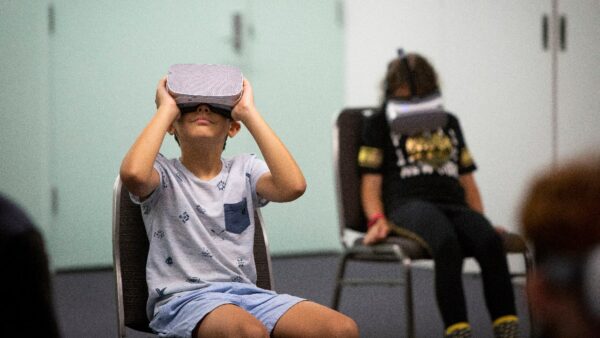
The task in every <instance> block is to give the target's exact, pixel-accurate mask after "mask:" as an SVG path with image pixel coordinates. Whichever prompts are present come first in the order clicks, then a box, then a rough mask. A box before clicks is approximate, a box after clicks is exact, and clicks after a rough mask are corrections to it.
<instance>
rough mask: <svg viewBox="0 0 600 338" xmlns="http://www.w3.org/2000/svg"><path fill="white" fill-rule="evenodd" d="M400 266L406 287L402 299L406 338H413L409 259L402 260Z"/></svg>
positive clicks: (412, 305)
mask: <svg viewBox="0 0 600 338" xmlns="http://www.w3.org/2000/svg"><path fill="white" fill-rule="evenodd" d="M402 265H403V267H404V277H405V278H404V279H405V282H406V285H405V286H404V297H405V298H406V301H405V304H406V336H407V337H408V338H414V337H415V318H414V304H413V295H412V294H413V292H412V270H411V267H412V266H411V261H410V259H403V260H402Z"/></svg>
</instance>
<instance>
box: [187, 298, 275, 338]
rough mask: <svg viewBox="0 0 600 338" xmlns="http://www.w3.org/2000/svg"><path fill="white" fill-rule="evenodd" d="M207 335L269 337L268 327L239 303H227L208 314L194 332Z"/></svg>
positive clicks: (198, 336) (198, 334) (199, 335)
mask: <svg viewBox="0 0 600 338" xmlns="http://www.w3.org/2000/svg"><path fill="white" fill-rule="evenodd" d="M192 336H193V337H194V338H200V337H202V338H205V337H257V338H258V337H263V338H267V337H269V332H268V331H267V328H266V327H265V326H264V325H263V324H262V323H261V322H260V321H259V320H258V319H256V318H255V317H254V316H252V315H251V314H250V313H248V312H247V311H245V310H244V309H242V308H240V307H239V306H237V305H233V304H225V305H221V306H219V307H217V308H216V309H214V310H213V311H212V312H210V313H209V314H208V315H206V316H205V317H204V318H203V319H202V320H201V321H200V323H198V326H196V329H194V333H193V334H192Z"/></svg>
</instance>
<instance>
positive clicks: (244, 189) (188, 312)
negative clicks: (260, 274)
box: [120, 78, 358, 337]
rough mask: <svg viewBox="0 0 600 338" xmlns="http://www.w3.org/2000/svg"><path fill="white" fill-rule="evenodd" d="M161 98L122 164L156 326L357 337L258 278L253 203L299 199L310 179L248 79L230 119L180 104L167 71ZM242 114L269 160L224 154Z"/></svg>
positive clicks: (342, 323) (344, 322)
mask: <svg viewBox="0 0 600 338" xmlns="http://www.w3.org/2000/svg"><path fill="white" fill-rule="evenodd" d="M156 105H157V108H158V109H157V111H156V113H155V115H154V117H153V118H152V120H151V121H150V123H149V124H148V125H147V126H146V128H145V129H144V130H143V131H142V133H141V135H140V136H139V137H138V139H137V140H136V141H135V143H134V144H133V146H132V147H131V149H130V150H129V152H128V153H127V155H126V156H125V159H124V160H123V163H122V165H121V170H120V176H121V180H122V181H123V184H125V186H126V187H127V189H128V190H129V191H130V193H131V194H132V198H133V199H134V200H135V201H137V202H138V203H140V204H141V207H142V214H143V218H144V223H145V226H146V232H147V234H148V238H149V240H150V251H149V254H148V261H147V267H146V278H147V282H148V289H149V293H150V295H149V300H148V315H149V317H150V318H152V320H151V323H150V327H151V328H152V329H154V330H155V331H157V332H158V333H159V335H160V336H165V337H217V336H218V337H268V336H269V335H272V336H274V337H295V336H297V337H358V328H357V326H356V324H355V323H354V321H353V320H352V319H350V318H348V317H347V316H344V315H342V314H340V313H338V312H335V311H333V310H331V309H329V308H326V307H324V306H321V305H319V304H316V303H314V302H310V301H306V300H304V299H301V298H297V297H294V296H290V295H283V294H282V295H278V294H276V293H274V292H272V291H269V290H262V289H259V288H257V287H256V286H255V285H254V280H255V279H256V269H255V267H254V259H253V256H252V243H253V241H252V238H253V231H254V224H253V215H254V213H253V212H251V210H254V208H255V207H261V206H263V205H264V204H266V202H267V201H274V202H288V201H292V200H295V199H296V198H298V197H300V196H301V195H302V194H303V193H304V190H305V189H306V182H305V180H304V176H303V174H302V172H301V170H300V168H299V167H298V165H297V164H296V162H295V161H294V159H293V157H292V155H291V154H290V153H289V152H288V151H287V149H286V148H285V146H284V145H283V143H282V142H281V141H280V140H279V138H278V137H277V136H276V135H275V133H274V132H273V131H272V130H271V129H270V127H269V126H268V125H267V123H266V122H265V121H264V120H263V119H262V117H261V115H260V114H259V112H258V111H257V109H256V107H255V105H254V98H253V93H252V87H251V86H250V83H249V82H248V81H247V80H243V94H242V97H241V99H240V101H239V102H238V103H237V104H236V105H235V106H234V107H233V109H232V111H231V118H227V117H225V116H223V115H219V114H217V113H215V111H218V110H216V109H212V108H211V106H210V105H207V104H200V105H198V106H197V107H196V108H195V109H193V111H190V112H187V110H186V111H185V112H181V111H180V109H179V108H178V106H177V104H176V103H175V100H174V98H173V97H172V96H171V95H170V94H169V92H168V91H167V88H166V78H163V79H161V80H160V81H159V84H158V88H157V90H156ZM240 122H242V123H243V124H244V125H245V126H246V127H247V128H248V131H249V132H250V134H251V135H252V136H253V137H254V139H255V141H256V143H257V144H258V146H259V149H260V151H261V153H262V155H263V156H264V158H265V162H266V163H265V162H263V161H261V160H259V159H257V158H256V157H255V156H254V155H238V156H234V157H233V158H230V159H224V158H221V154H222V152H223V148H224V145H225V141H226V138H227V137H234V136H235V135H236V134H237V133H238V132H239V130H240V127H241V125H240ZM167 132H168V133H169V134H172V135H174V136H175V138H176V140H177V142H178V143H179V145H180V148H181V157H180V158H179V159H172V160H167V159H166V158H164V157H163V156H162V155H161V154H159V149H160V146H161V144H162V141H163V139H164V136H165V134H166V133H167ZM249 210H250V211H249Z"/></svg>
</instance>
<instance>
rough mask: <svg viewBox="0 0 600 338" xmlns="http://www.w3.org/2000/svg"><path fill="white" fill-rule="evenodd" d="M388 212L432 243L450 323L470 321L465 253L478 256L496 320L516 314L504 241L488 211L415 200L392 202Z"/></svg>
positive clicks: (437, 281) (440, 298) (440, 296)
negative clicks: (464, 278) (467, 307)
mask: <svg viewBox="0 0 600 338" xmlns="http://www.w3.org/2000/svg"><path fill="white" fill-rule="evenodd" d="M389 218H390V220H391V221H392V222H393V223H394V224H396V225H397V226H399V227H402V228H406V229H408V230H410V231H412V232H414V233H416V234H417V235H419V236H420V237H422V238H423V239H424V240H425V241H426V242H427V243H428V244H429V246H430V249H431V252H432V255H433V259H434V261H435V291H436V298H437V302H438V306H439V309H440V312H441V314H442V318H443V320H444V324H445V325H446V327H448V326H450V325H452V324H455V323H458V322H466V321H468V320H467V309H466V303H465V296H464V290H463V285H462V267H463V259H464V258H465V257H473V258H475V259H476V260H477V262H478V263H479V266H480V267H481V275H482V280H483V287H484V294H485V301H486V305H487V307H488V310H489V312H490V315H491V317H492V320H493V319H496V318H498V317H501V316H505V315H509V314H511V315H514V314H516V312H515V305H514V294H513V289H512V284H511V280H510V275H509V272H508V264H507V261H506V255H505V253H504V249H503V246H502V241H501V239H500V236H498V234H497V233H496V231H495V230H494V228H493V227H492V225H491V224H490V222H489V221H488V220H487V219H486V218H485V217H484V216H483V215H481V214H480V213H478V212H476V211H474V210H472V209H470V208H469V207H467V206H463V205H447V204H434V203H430V202H426V201H422V200H410V201H403V202H402V203H398V204H397V205H396V206H395V207H394V208H392V210H391V212H390V215H389Z"/></svg>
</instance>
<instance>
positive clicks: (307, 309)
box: [273, 301, 359, 338]
mask: <svg viewBox="0 0 600 338" xmlns="http://www.w3.org/2000/svg"><path fill="white" fill-rule="evenodd" d="M358 336H359V334H358V326H357V325H356V323H355V322H354V320H352V319H351V318H350V317H348V316H346V315H344V314H341V313H339V312H337V311H334V310H332V309H330V308H328V307H325V306H323V305H320V304H317V303H314V302H310V301H303V302H300V303H298V304H296V305H294V306H292V307H291V308H290V309H289V310H288V311H287V312H286V313H285V314H284V315H283V316H281V318H280V319H279V321H278V322H277V324H275V328H274V329H273V337H277V338H283V337H285V338H288V337H299V338H306V337H339V338H354V337H358Z"/></svg>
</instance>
